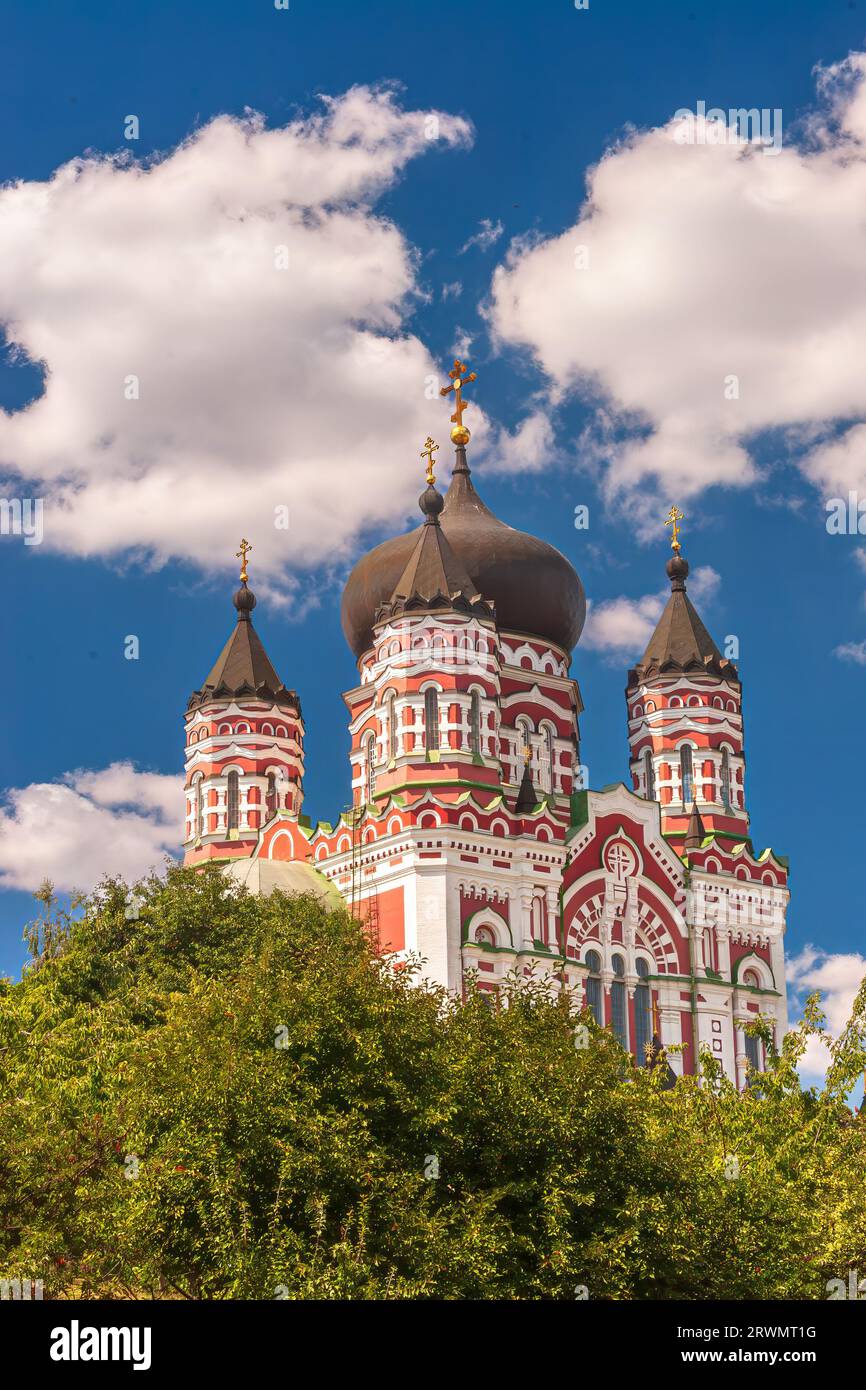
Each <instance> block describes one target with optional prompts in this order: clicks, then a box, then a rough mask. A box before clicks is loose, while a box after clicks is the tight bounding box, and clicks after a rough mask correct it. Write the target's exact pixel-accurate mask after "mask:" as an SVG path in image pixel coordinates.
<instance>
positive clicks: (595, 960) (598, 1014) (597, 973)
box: [586, 951, 604, 1028]
mask: <svg viewBox="0 0 866 1390" xmlns="http://www.w3.org/2000/svg"><path fill="white" fill-rule="evenodd" d="M586 964H587V969H588V970H589V974H588V975H587V977H586V1004H587V1008H588V1009H589V1011H590V1013H591V1014H592V1016H593V1018H594V1019H595V1021H596V1023H597V1024H598V1026H599V1028H603V1027H604V1009H603V1008H602V1000H601V956H600V955H599V954H598V951H587V953H586Z"/></svg>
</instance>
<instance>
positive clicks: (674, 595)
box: [629, 549, 739, 685]
mask: <svg viewBox="0 0 866 1390" xmlns="http://www.w3.org/2000/svg"><path fill="white" fill-rule="evenodd" d="M665 569H666V571H667V575H668V578H669V579H670V581H671V596H670V598H669V599H668V601H667V604H666V606H665V610H664V612H663V613H662V615H661V617H660V618H659V621H658V625H657V627H656V630H655V632H654V633H653V635H652V637H651V638H650V640H649V643H648V645H647V649H646V651H645V652H644V654H643V657H642V658H641V660H640V661H639V662H638V664H637V666H635V667H634V669H633V670H632V671H629V683H630V684H631V685H635V684H640V683H641V682H643V681H646V680H647V679H648V678H649V677H651V676H657V675H667V674H668V673H669V672H670V673H674V674H676V673H677V672H681V671H695V670H702V671H711V672H712V673H713V675H716V676H720V677H722V678H723V679H724V680H728V681H732V682H733V681H736V682H739V676H738V674H737V668H736V666H735V665H734V663H733V662H732V661H729V660H728V658H727V657H726V656H722V654H721V652H720V651H719V649H718V647H717V646H716V644H715V642H714V641H713V639H712V637H711V636H710V634H709V633H708V632H707V629H706V628H705V627H704V625H703V623H702V622H701V619H700V616H699V615H698V612H697V609H696V608H695V606H694V604H693V603H692V601H691V599H690V598H689V596H688V594H687V593H686V579H687V578H688V574H689V562H688V560H687V559H686V558H685V556H684V555H681V554H680V553H679V549H677V552H676V554H674V555H672V556H671V558H670V560H668V562H667V565H666V566H665Z"/></svg>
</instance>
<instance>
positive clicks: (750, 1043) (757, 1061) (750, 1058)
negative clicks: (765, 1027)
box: [746, 1033, 761, 1071]
mask: <svg viewBox="0 0 866 1390" xmlns="http://www.w3.org/2000/svg"><path fill="white" fill-rule="evenodd" d="M746 1061H747V1062H748V1063H749V1066H750V1067H754V1069H755V1071H760V1070H761V1040H760V1038H752V1037H750V1036H749V1034H748V1033H747V1034H746Z"/></svg>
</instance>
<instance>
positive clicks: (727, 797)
mask: <svg viewBox="0 0 866 1390" xmlns="http://www.w3.org/2000/svg"><path fill="white" fill-rule="evenodd" d="M721 776H722V805H723V806H724V808H725V810H726V811H730V809H731V763H730V756H729V754H728V750H727V748H723V749H722V773H721Z"/></svg>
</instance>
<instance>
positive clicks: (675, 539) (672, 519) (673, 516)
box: [665, 507, 683, 551]
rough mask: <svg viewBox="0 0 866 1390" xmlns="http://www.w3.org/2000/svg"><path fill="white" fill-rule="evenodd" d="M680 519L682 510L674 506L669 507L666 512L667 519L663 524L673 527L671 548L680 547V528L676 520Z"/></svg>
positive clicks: (676, 548)
mask: <svg viewBox="0 0 866 1390" xmlns="http://www.w3.org/2000/svg"><path fill="white" fill-rule="evenodd" d="M682 520H683V514H682V512H678V511H677V509H676V507H671V509H670V511H669V512H668V519H667V521H666V522H665V526H671V527H673V530H672V532H671V550H677V551H679V550H681V549H682V546H681V545H680V530H679V526H678V525H677V522H678V521H682Z"/></svg>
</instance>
